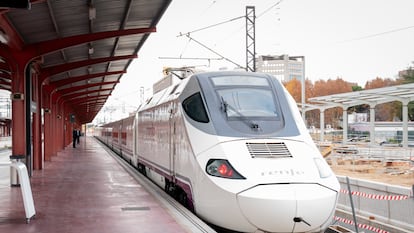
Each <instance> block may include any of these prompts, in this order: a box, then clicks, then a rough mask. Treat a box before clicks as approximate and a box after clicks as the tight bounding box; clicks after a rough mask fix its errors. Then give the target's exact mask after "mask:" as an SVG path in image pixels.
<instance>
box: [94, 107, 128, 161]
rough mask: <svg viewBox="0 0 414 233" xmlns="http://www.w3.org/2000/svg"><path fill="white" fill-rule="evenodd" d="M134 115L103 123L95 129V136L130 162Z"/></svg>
mask: <svg viewBox="0 0 414 233" xmlns="http://www.w3.org/2000/svg"><path fill="white" fill-rule="evenodd" d="M134 117H135V116H134V115H132V116H130V117H127V118H124V119H122V120H118V121H115V122H111V123H108V124H105V125H103V126H101V127H99V128H97V129H95V130H96V133H95V135H96V137H97V138H98V139H99V140H100V141H102V142H103V143H105V144H106V145H107V146H108V147H110V148H111V149H112V150H113V151H115V152H116V153H117V154H119V155H120V156H121V157H123V158H124V159H125V160H127V161H129V162H131V159H132V154H133V152H132V149H133V148H134V146H133V144H134V141H133V133H134V130H133V127H134V126H133V122H134Z"/></svg>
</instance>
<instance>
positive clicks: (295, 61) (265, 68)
mask: <svg viewBox="0 0 414 233" xmlns="http://www.w3.org/2000/svg"><path fill="white" fill-rule="evenodd" d="M256 70H257V71H258V72H263V73H268V74H271V75H273V76H275V77H276V78H277V79H278V80H279V81H281V82H289V81H290V80H292V79H297V80H302V77H303V76H304V71H305V57H304V56H289V55H287V54H283V55H266V56H264V55H262V56H259V57H258V58H256Z"/></svg>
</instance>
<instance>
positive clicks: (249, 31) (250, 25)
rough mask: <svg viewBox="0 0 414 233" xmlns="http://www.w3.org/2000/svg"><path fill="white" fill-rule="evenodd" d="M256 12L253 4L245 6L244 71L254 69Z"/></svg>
mask: <svg viewBox="0 0 414 233" xmlns="http://www.w3.org/2000/svg"><path fill="white" fill-rule="evenodd" d="M255 20H256V13H255V7H254V6H246V71H250V72H255V71H256V29H255Z"/></svg>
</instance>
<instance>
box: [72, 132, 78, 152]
mask: <svg viewBox="0 0 414 233" xmlns="http://www.w3.org/2000/svg"><path fill="white" fill-rule="evenodd" d="M72 139H73V143H72V145H73V148H76V142H78V140H79V136H78V130H77V129H73V131H72Z"/></svg>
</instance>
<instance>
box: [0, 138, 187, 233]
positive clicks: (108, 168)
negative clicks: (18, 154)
mask: <svg viewBox="0 0 414 233" xmlns="http://www.w3.org/2000/svg"><path fill="white" fill-rule="evenodd" d="M2 153H4V152H2ZM2 157H3V160H4V158H5V157H6V155H3V156H2ZM7 158H8V155H7ZM3 173H4V171H3ZM0 179H2V180H1V182H0V232H8V233H14V232H16V233H17V232H19V233H25V232H27V233H29V232H42V233H48V232H60V233H65V232H68V233H69V232H88V233H94V232H99V233H114V232H122V233H128V232H131V233H132V232H140V233H145V232H151V233H154V232H163V233H168V232H171V233H177V232H194V231H195V230H194V229H192V228H191V226H189V225H188V223H186V222H185V221H182V220H181V219H180V217H179V215H177V214H175V213H174V212H175V211H172V210H171V209H170V208H169V207H167V206H166V205H165V203H163V202H161V201H159V200H158V199H157V198H156V197H154V195H152V194H151V192H150V191H148V188H146V187H145V186H144V185H143V184H141V183H140V182H139V181H137V180H136V179H135V178H134V177H133V176H132V175H131V174H130V173H128V172H127V171H126V170H125V169H124V167H123V166H122V165H121V164H120V163H119V162H117V160H116V159H115V158H114V157H113V156H111V155H110V154H109V153H108V152H107V151H106V150H105V149H104V148H103V146H102V145H101V144H100V143H99V142H97V141H96V140H95V139H94V138H93V137H81V140H80V144H79V145H77V147H76V148H72V145H70V146H68V147H67V148H66V149H65V150H63V151H62V152H60V153H58V155H57V156H55V157H53V158H52V161H50V162H46V163H45V168H44V169H43V170H35V171H33V175H32V177H31V179H30V182H31V188H32V193H33V199H34V205H35V208H36V215H35V217H34V219H32V220H31V221H30V222H29V223H26V219H25V212H24V206H23V201H22V194H21V191H20V188H18V187H10V185H9V181H8V180H6V179H7V177H6V176H4V175H2V176H0ZM5 180H6V181H5Z"/></svg>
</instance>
